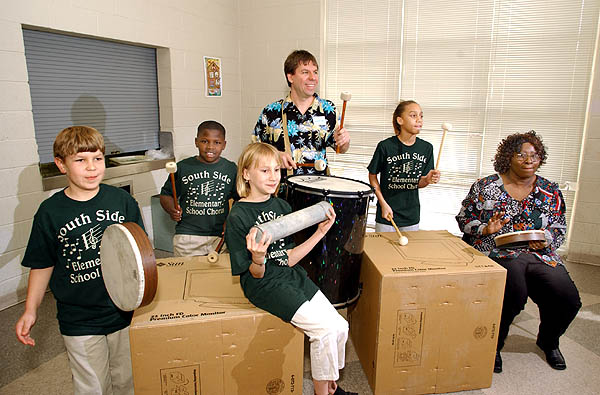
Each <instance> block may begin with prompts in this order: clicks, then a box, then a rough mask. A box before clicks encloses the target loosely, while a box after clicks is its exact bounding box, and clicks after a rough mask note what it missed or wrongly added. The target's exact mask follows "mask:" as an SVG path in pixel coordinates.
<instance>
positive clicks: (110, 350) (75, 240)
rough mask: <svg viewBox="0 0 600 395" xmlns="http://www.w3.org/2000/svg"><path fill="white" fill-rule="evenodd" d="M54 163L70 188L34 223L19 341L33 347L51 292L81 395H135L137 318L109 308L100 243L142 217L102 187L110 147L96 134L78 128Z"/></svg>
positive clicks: (59, 140) (124, 196)
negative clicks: (132, 344) (132, 328)
mask: <svg viewBox="0 0 600 395" xmlns="http://www.w3.org/2000/svg"><path fill="white" fill-rule="evenodd" d="M54 157H55V158H54V163H56V166H57V167H58V168H59V170H60V171H61V172H62V173H63V174H66V175H67V180H68V183H69V185H68V187H67V188H65V189H63V190H62V191H59V192H57V193H55V194H54V195H52V196H51V197H49V198H48V199H46V200H45V201H44V202H42V204H41V205H40V207H39V209H38V211H37V213H36V214H35V217H34V219H33V226H32V229H31V236H30V237H29V242H28V243H27V249H26V251H25V256H24V257H23V262H22V265H23V266H26V267H30V268H31V270H30V272H29V285H28V288H27V300H26V302H25V312H24V313H23V315H22V316H21V318H19V320H18V321H17V325H16V328H15V331H16V334H17V338H18V339H19V341H20V342H21V343H23V344H25V345H30V346H34V345H35V341H34V339H33V338H31V328H32V327H33V325H34V324H35V322H36V320H37V309H38V307H39V306H40V303H41V302H42V299H43V297H44V293H45V292H46V288H47V287H48V285H50V289H51V290H52V293H53V294H54V297H55V298H56V304H57V309H58V314H57V318H58V323H59V327H60V332H61V334H62V336H63V339H64V342H65V346H66V348H67V355H68V357H69V363H70V365H71V372H72V374H73V386H74V390H75V394H84V393H86V394H88V393H95V394H99V393H114V394H133V379H132V374H131V356H130V351H129V324H130V323H131V316H132V313H133V312H125V311H121V310H119V309H118V308H117V307H116V306H115V304H114V303H113V302H112V301H111V300H110V297H109V295H108V292H107V291H106V288H105V286H104V281H103V279H102V272H101V270H100V241H101V239H102V235H103V233H104V230H105V229H106V228H107V227H108V226H109V225H111V224H113V223H122V222H136V223H137V224H138V225H140V226H142V227H143V226H144V224H143V223H142V217H141V215H140V209H139V207H138V204H137V202H136V201H135V200H134V199H133V198H132V197H131V195H129V194H128V193H127V192H125V191H124V190H123V189H120V188H116V187H113V186H110V185H105V184H101V183H100V182H101V181H102V178H103V177H104V170H105V164H104V139H103V138H102V135H101V134H100V133H99V132H98V131H97V130H96V129H94V128H92V127H88V126H72V127H69V128H66V129H64V130H62V131H61V132H60V133H59V134H58V136H57V137H56V140H55V141H54Z"/></svg>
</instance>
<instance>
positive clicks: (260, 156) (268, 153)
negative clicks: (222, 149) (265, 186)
mask: <svg viewBox="0 0 600 395" xmlns="http://www.w3.org/2000/svg"><path fill="white" fill-rule="evenodd" d="M265 159H266V160H270V159H273V160H275V161H276V162H277V163H278V164H279V166H281V158H280V157H279V151H277V149H276V148H275V147H273V146H272V145H269V144H266V143H252V144H249V145H248V146H246V148H244V151H242V154H241V155H240V158H239V160H238V169H237V177H236V179H235V186H236V189H237V192H238V195H240V197H241V198H245V197H248V195H249V194H250V184H249V183H248V182H247V181H246V180H244V169H247V170H250V169H252V168H255V167H257V166H258V164H259V161H260V160H265ZM277 189H279V188H277Z"/></svg>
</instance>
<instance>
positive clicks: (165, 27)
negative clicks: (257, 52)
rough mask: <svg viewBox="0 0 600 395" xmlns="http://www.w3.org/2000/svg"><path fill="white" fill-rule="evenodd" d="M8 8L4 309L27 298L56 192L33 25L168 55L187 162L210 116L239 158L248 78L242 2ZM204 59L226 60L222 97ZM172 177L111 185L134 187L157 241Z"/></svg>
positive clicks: (172, 119)
mask: <svg viewBox="0 0 600 395" xmlns="http://www.w3.org/2000/svg"><path fill="white" fill-rule="evenodd" d="M244 2H245V1H242V3H244ZM0 6H1V8H2V13H1V14H0V64H1V65H2V67H0V92H2V93H0V182H1V183H2V186H3V187H2V188H0V207H2V210H0V309H2V308H5V307H7V306H10V305H12V304H15V303H17V302H18V301H20V300H23V299H24V296H25V291H26V286H27V278H28V277H27V274H28V270H27V269H23V268H22V267H21V265H20V262H21V259H22V256H23V253H24V250H25V246H26V244H27V240H28V238H29V233H30V230H31V223H32V218H33V215H34V213H35V212H36V210H37V208H38V206H39V204H40V202H41V201H43V200H44V199H45V198H47V197H48V196H50V195H51V194H52V193H54V192H56V191H46V192H44V191H43V190H42V182H41V176H40V173H39V170H38V163H39V157H38V154H37V147H36V142H35V133H34V124H33V116H32V109H31V98H30V93H29V85H28V75H27V67H26V62H25V53H24V46H23V35H22V28H23V26H26V27H32V28H38V29H47V30H50V31H56V32H65V33H68V34H75V35H85V36H89V37H95V38H100V39H108V40H117V41H122V42H127V43H132V44H139V45H146V46H151V47H156V48H158V51H157V55H158V79H159V98H160V99H159V100H160V103H159V104H160V119H161V129H162V130H164V131H172V132H173V140H174V149H175V155H176V158H177V159H178V160H179V159H183V158H184V157H187V156H191V155H195V154H196V153H197V151H196V149H195V147H194V142H193V139H194V137H195V131H196V127H197V125H198V124H199V123H200V122H201V121H202V120H205V119H215V120H217V121H220V122H222V123H223V124H224V125H225V127H226V129H227V131H228V139H229V140H230V141H231V142H230V144H229V145H228V148H227V149H226V151H225V152H224V156H226V157H228V158H230V159H231V160H237V153H239V151H240V148H239V147H236V145H239V141H240V139H241V137H240V136H241V133H240V130H241V118H240V114H241V82H240V81H241V78H240V47H239V37H240V23H239V15H240V9H239V0H210V1H209V0H182V1H176V2H173V1H169V0H55V1H46V0H21V1H8V0H3V1H1V2H0ZM203 56H212V57H219V58H221V61H222V65H223V97H221V98H207V97H205V94H204V69H203ZM65 126H68V125H65ZM58 132H59V131H58V130H57V133H58ZM230 147H231V148H230ZM166 177H167V174H166V172H165V171H164V170H155V171H152V172H148V173H144V174H136V175H131V176H126V177H119V178H114V179H110V180H106V182H107V183H109V184H111V183H120V182H131V185H132V190H133V193H134V197H135V198H136V199H137V201H138V203H139V205H140V207H141V209H142V212H143V215H144V222H145V224H146V227H147V229H148V231H149V233H150V236H152V222H151V213H150V197H151V196H152V195H154V194H156V193H158V191H159V189H160V187H161V186H162V184H163V183H164V181H165V179H166Z"/></svg>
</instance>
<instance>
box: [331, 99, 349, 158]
mask: <svg viewBox="0 0 600 395" xmlns="http://www.w3.org/2000/svg"><path fill="white" fill-rule="evenodd" d="M340 99H342V101H343V102H344V104H342V117H341V118H340V128H339V130H342V128H343V127H344V117H345V116H346V103H348V102H349V101H350V99H352V94H351V93H350V92H346V91H344V92H342V93H341V94H340ZM335 152H336V153H337V154H339V153H340V148H339V147H338V146H336V147H335Z"/></svg>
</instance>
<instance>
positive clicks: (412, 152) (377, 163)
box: [367, 136, 433, 226]
mask: <svg viewBox="0 0 600 395" xmlns="http://www.w3.org/2000/svg"><path fill="white" fill-rule="evenodd" d="M367 169H368V170H369V173H371V174H381V175H380V177H379V185H380V186H381V194H382V195H383V198H384V199H385V201H386V202H387V203H388V204H389V205H390V207H391V208H392V210H393V211H394V222H395V223H396V225H398V226H410V225H415V224H418V223H419V221H420V220H421V218H420V217H421V204H420V203H419V180H420V179H421V177H423V176H426V175H427V174H428V173H429V171H430V170H432V169H433V146H432V145H431V144H429V143H428V142H427V141H425V140H422V139H420V138H418V137H417V139H416V141H415V143H414V144H413V145H411V146H408V145H404V144H403V143H402V142H401V141H400V139H399V138H398V137H397V136H393V137H390V138H387V139H385V140H383V141H380V142H379V144H377V148H376V149H375V153H374V154H373V159H371V163H369V166H368V167H367ZM375 221H376V222H379V223H382V224H386V225H391V222H389V221H388V220H386V219H384V218H382V217H381V205H380V204H379V202H378V203H377V215H376V217H375Z"/></svg>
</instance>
